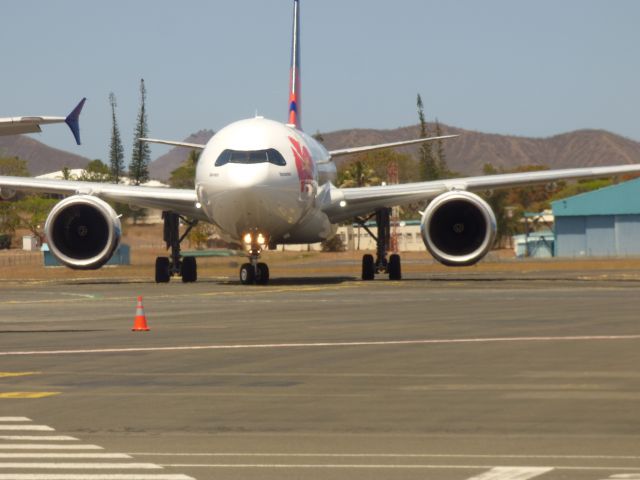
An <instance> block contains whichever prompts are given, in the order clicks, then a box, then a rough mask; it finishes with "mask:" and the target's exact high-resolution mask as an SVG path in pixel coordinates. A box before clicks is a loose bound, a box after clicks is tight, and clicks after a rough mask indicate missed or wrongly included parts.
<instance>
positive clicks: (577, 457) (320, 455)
mask: <svg viewBox="0 0 640 480" xmlns="http://www.w3.org/2000/svg"><path fill="white" fill-rule="evenodd" d="M129 455H145V456H152V457H153V456H156V457H317V458H483V459H484V458H486V459H547V460H550V459H557V460H640V456H639V455H500V454H496V455H482V454H472V453H471V454H462V453H459V454H458V453H256V452H249V453H240V452H228V453H222V452H212V453H184V452H182V453H176V452H173V453H170V452H163V453H158V452H130V453H129Z"/></svg>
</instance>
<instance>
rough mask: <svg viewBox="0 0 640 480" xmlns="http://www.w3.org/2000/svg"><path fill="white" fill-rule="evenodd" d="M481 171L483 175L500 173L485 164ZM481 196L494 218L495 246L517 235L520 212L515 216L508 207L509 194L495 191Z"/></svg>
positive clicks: (490, 165)
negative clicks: (506, 238)
mask: <svg viewBox="0 0 640 480" xmlns="http://www.w3.org/2000/svg"><path fill="white" fill-rule="evenodd" d="M482 171H483V173H484V174H485V175H496V174H498V173H501V172H499V171H498V170H496V168H495V167H494V166H493V165H492V164H490V163H485V165H484V167H483V169H482ZM481 196H482V197H483V198H484V199H485V200H486V202H487V203H488V204H489V206H490V207H491V210H493V213H494V214H495V216H496V224H497V225H496V245H500V244H502V240H503V239H504V238H505V237H510V236H512V235H515V234H516V233H517V228H518V220H519V218H521V216H522V212H521V211H520V212H519V214H516V212H514V209H513V208H511V207H510V205H509V192H508V191H507V190H495V191H492V192H491V193H485V194H482V195H481Z"/></svg>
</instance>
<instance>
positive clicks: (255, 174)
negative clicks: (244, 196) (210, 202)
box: [228, 163, 269, 188]
mask: <svg viewBox="0 0 640 480" xmlns="http://www.w3.org/2000/svg"><path fill="white" fill-rule="evenodd" d="M233 167H234V168H233V169H231V171H230V172H229V176H228V180H229V183H230V185H229V187H232V188H249V187H254V186H259V185H263V184H264V183H265V182H266V181H267V177H268V175H269V164H268V163H258V164H252V165H234V166H233Z"/></svg>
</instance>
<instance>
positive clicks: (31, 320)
mask: <svg viewBox="0 0 640 480" xmlns="http://www.w3.org/2000/svg"><path fill="white" fill-rule="evenodd" d="M639 291H640V282H638V281H637V280H635V279H629V280H624V279H623V280H619V279H618V280H611V279H607V277H606V275H601V276H596V277H589V276H588V275H583V274H576V273H575V272H569V273H566V274H563V273H562V272H552V273H550V274H548V275H536V276H527V275H526V274H521V275H520V274H518V275H515V274H514V275H511V276H510V278H509V279H506V280H504V279H502V278H501V276H500V275H498V274H485V275H474V276H473V277H471V276H465V275H464V274H458V273H457V274H455V275H440V276H439V277H437V278H435V279H434V278H431V279H430V278H429V277H426V276H424V277H419V276H418V277H416V278H413V279H408V280H404V281H402V282H389V281H384V280H377V281H375V282H369V283H363V282H359V281H355V280H353V279H350V278H337V277H336V278H321V279H306V278H289V279H281V280H276V281H275V283H274V284H273V285H271V286H268V287H243V286H240V285H239V284H238V283H236V282H226V281H220V280H218V279H208V280H207V279H205V280H204V281H201V282H198V283H196V284H191V285H184V284H181V283H179V282H173V283H171V284H169V285H156V284H153V283H147V282H143V281H135V280H133V281H129V282H127V281H125V282H123V281H121V280H118V281H115V280H114V281H110V280H108V279H106V280H105V279H96V280H83V281H59V282H19V283H18V282H11V281H9V280H5V281H3V282H0V339H1V342H0V480H3V479H4V480H7V479H17V480H20V479H21V480H54V479H62V478H64V479H77V480H80V479H87V480H98V479H105V480H106V479H114V480H115V479H120V480H134V479H140V480H143V479H147V480H163V479H164V480H187V479H189V478H196V479H201V480H202V479H214V478H215V479H254V478H255V479H294V478H296V479H297V478H305V479H307V478H309V479H365V478H366V479H425V478H433V479H445V480H447V479H456V480H469V479H474V480H515V479H518V480H526V479H529V478H539V479H542V480H555V479H589V480H601V479H612V480H613V479H634V478H636V479H640V448H639V447H640V440H639V438H640V436H639V434H640V407H639V405H640V371H639V370H640V313H639V312H640V308H639V306H640V296H639V295H638V292H639ZM138 295H142V296H143V299H144V308H145V313H146V316H147V320H148V323H149V326H150V328H151V331H150V332H132V331H131V326H132V324H133V317H134V314H135V307H136V297H137V296H138Z"/></svg>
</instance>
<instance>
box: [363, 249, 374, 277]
mask: <svg viewBox="0 0 640 480" xmlns="http://www.w3.org/2000/svg"><path fill="white" fill-rule="evenodd" d="M375 274H376V265H375V262H374V260H373V255H370V254H368V253H367V254H366V255H363V256H362V280H373V278H374V277H375Z"/></svg>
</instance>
